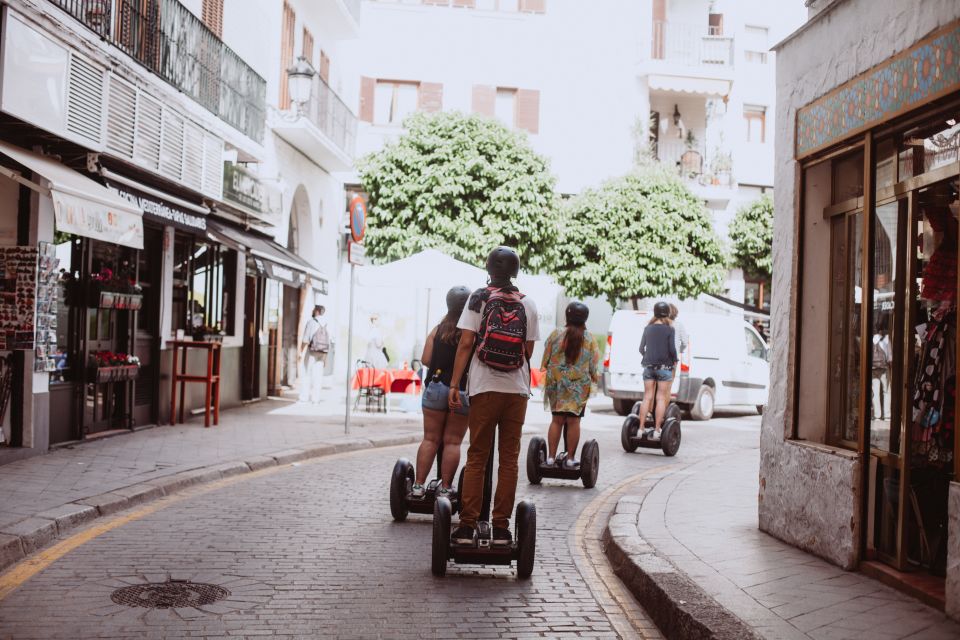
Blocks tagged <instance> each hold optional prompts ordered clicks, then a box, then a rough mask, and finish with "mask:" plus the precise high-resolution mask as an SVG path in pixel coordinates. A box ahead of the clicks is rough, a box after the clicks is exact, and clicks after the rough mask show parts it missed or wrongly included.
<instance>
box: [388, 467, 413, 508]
mask: <svg viewBox="0 0 960 640" xmlns="http://www.w3.org/2000/svg"><path fill="white" fill-rule="evenodd" d="M408 480H409V481H410V482H411V483H412V482H413V465H412V464H410V461H409V460H407V459H406V458H400V459H399V460H397V463H396V464H395V465H393V475H391V476H390V513H391V514H392V515H393V519H394V520H396V521H397V522H403V521H404V520H406V519H407V514H408V513H410V509H408V508H407V481H408Z"/></svg>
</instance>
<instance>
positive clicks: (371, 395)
mask: <svg viewBox="0 0 960 640" xmlns="http://www.w3.org/2000/svg"><path fill="white" fill-rule="evenodd" d="M377 373H378V371H377V370H376V369H374V368H373V367H372V366H371V365H370V363H369V362H365V361H363V360H358V361H357V376H356V381H357V399H356V400H354V402H353V410H354V411H356V410H357V407H358V406H360V399H361V398H363V399H364V402H365V405H364V411H368V412H369V411H373V410H375V411H377V412H382V413H386V411H387V396H386V394H385V393H384V392H383V387H382V386H380V385H379V384H377ZM371 407H375V409H371Z"/></svg>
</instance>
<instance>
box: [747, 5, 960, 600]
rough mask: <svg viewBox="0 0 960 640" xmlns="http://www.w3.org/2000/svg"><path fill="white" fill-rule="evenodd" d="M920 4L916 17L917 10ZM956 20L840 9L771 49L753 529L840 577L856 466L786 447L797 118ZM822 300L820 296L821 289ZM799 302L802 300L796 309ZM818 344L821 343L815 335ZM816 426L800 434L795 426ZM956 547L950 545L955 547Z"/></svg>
mask: <svg viewBox="0 0 960 640" xmlns="http://www.w3.org/2000/svg"><path fill="white" fill-rule="evenodd" d="M921 5H922V10H921ZM958 17H960V3H957V2H956V0H923V1H922V2H921V1H920V0H912V1H904V0H841V1H838V2H834V3H824V6H823V7H822V10H821V11H820V13H818V14H817V15H816V17H815V18H813V20H812V22H809V23H807V25H806V26H805V27H803V28H801V29H800V30H799V31H798V32H797V33H796V34H794V35H793V36H791V37H790V38H788V39H787V40H785V41H784V42H783V43H781V45H779V47H778V54H777V110H776V120H777V123H778V126H777V131H776V149H777V159H776V171H775V175H776V189H775V191H774V194H775V207H776V215H775V221H774V246H773V256H774V273H773V287H772V288H773V291H774V295H773V308H772V315H771V322H772V326H771V332H772V340H771V344H772V348H773V354H772V357H771V366H770V369H771V371H770V375H771V386H770V400H769V406H768V409H767V412H766V413H765V415H764V421H763V433H762V437H761V451H762V455H761V466H760V509H759V515H760V528H761V529H762V530H764V531H767V532H769V533H771V534H772V535H775V536H777V537H778V538H781V539H783V540H785V541H787V542H790V543H791V544H795V545H797V546H798V547H800V548H802V549H805V550H807V551H810V552H812V553H815V554H817V555H819V556H821V557H823V558H825V559H827V560H829V561H831V562H834V563H836V564H838V565H840V566H842V567H845V568H852V567H854V566H856V563H857V562H858V560H859V557H860V548H859V546H860V526H861V523H860V519H861V518H860V513H859V511H860V504H861V500H860V490H861V488H860V484H861V481H860V478H861V467H860V464H859V463H858V461H857V460H856V457H855V456H853V455H851V454H850V453H848V452H843V451H838V450H833V449H831V448H829V447H826V446H823V445H819V444H812V443H798V442H792V441H788V440H786V437H787V435H788V433H789V429H790V426H791V421H792V417H791V416H792V415H793V412H794V408H793V406H792V403H793V400H792V397H791V396H792V389H793V387H794V376H793V368H794V362H795V360H796V358H795V356H796V354H794V353H793V352H792V350H793V336H794V332H795V331H796V330H797V327H796V318H795V313H794V309H793V304H794V302H795V295H796V291H795V287H794V284H795V282H796V261H797V256H796V244H795V242H796V228H795V225H796V222H795V215H796V207H797V206H798V204H797V203H798V202H799V198H798V194H797V187H798V185H799V169H798V164H797V162H796V161H795V160H794V151H793V150H794V131H795V130H794V124H795V120H796V112H797V109H798V108H800V107H802V106H804V105H806V104H808V103H810V102H811V101H813V100H815V99H816V98H818V97H820V96H822V95H824V94H826V93H827V92H829V91H830V90H831V89H833V88H834V87H836V86H838V85H840V84H843V83H844V82H846V81H847V80H849V79H851V78H853V77H854V76H856V75H858V74H860V73H862V72H864V71H866V70H867V69H869V68H871V67H873V66H874V65H876V64H879V63H881V62H883V61H884V60H886V59H887V58H889V57H891V56H892V55H894V54H895V53H897V52H899V51H902V50H904V49H906V48H908V47H910V46H911V45H912V44H913V43H914V42H916V41H917V40H919V39H921V38H922V37H923V36H925V35H926V34H928V33H930V32H931V31H933V30H935V29H936V28H938V27H940V26H943V25H945V24H947V23H949V22H951V21H953V20H955V19H957V18H958ZM823 291H826V289H825V288H824V289H823ZM805 302H806V301H805ZM824 340H826V335H824ZM805 426H807V427H809V426H813V427H815V428H821V429H822V428H823V427H822V426H817V425H800V431H801V433H802V432H803V431H804V427H805ZM958 492H960V490H958V489H957V488H956V486H954V487H953V488H952V493H951V520H950V522H951V532H950V534H951V540H954V541H957V540H958V539H960V513H958V509H960V497H958V495H957V494H958ZM954 546H956V543H954ZM950 562H951V565H950V566H951V567H952V568H953V569H952V571H953V575H952V576H951V579H950V580H949V581H948V594H947V599H948V609H950V608H951V607H953V610H954V611H956V610H958V609H960V605H958V604H957V603H960V578H958V576H957V575H956V571H957V567H958V562H960V549H958V550H957V552H955V553H953V554H952V555H951V556H950Z"/></svg>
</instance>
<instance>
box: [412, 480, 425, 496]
mask: <svg viewBox="0 0 960 640" xmlns="http://www.w3.org/2000/svg"><path fill="white" fill-rule="evenodd" d="M426 493H427V488H426V487H424V486H423V485H422V484H420V483H419V482H418V483H416V484H414V485H413V488H411V489H410V495H411V496H413V497H414V498H422V497H423V496H424V495H426Z"/></svg>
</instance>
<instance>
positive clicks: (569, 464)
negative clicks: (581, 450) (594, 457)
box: [563, 458, 580, 469]
mask: <svg viewBox="0 0 960 640" xmlns="http://www.w3.org/2000/svg"><path fill="white" fill-rule="evenodd" d="M563 466H564V468H565V469H577V468H579V467H580V461H579V460H577V459H576V458H567V459H566V460H564V461H563Z"/></svg>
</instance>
